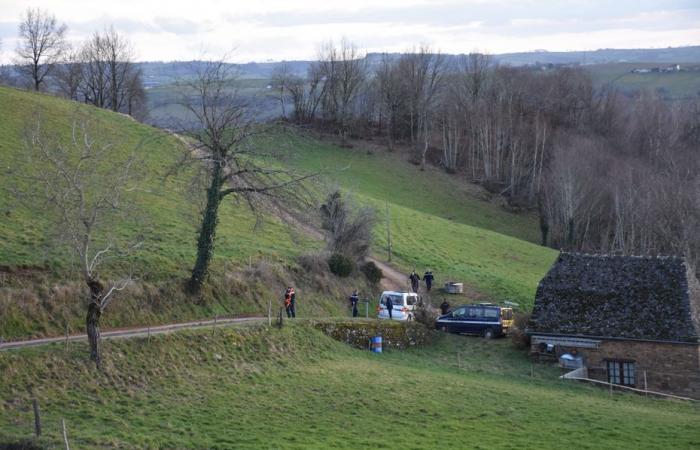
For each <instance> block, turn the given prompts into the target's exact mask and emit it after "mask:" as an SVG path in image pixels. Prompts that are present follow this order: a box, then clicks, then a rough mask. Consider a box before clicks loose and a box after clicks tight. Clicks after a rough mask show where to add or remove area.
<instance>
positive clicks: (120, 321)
mask: <svg viewBox="0 0 700 450" xmlns="http://www.w3.org/2000/svg"><path fill="white" fill-rule="evenodd" d="M76 108H79V109H80V110H82V111H89V114H90V116H91V117H92V118H93V120H95V121H96V122H97V123H98V124H99V125H100V127H101V131H102V137H103V138H105V139H113V140H114V142H115V143H116V146H115V151H128V149H130V148H131V146H133V145H134V144H135V143H136V142H137V141H139V140H141V139H146V140H147V142H148V145H147V147H146V148H145V149H144V151H143V153H144V159H145V163H144V166H145V170H146V172H147V178H146V181H145V183H144V185H143V186H141V189H139V192H138V194H137V202H138V204H139V206H140V210H141V211H142V212H144V216H145V218H144V219H143V220H142V224H141V225H140V226H141V227H142V229H141V230H139V231H141V232H143V233H144V234H145V236H146V240H145V246H144V249H143V251H142V252H140V253H139V255H138V259H137V260H136V265H137V269H140V270H141V271H142V272H143V273H144V274H145V275H144V277H143V281H142V282H141V283H140V285H138V286H137V287H135V288H134V289H133V290H132V292H131V293H130V294H127V295H124V296H123V298H124V300H122V301H121V305H122V306H120V307H119V308H115V309H114V310H113V312H110V313H109V314H107V315H106V316H105V320H106V326H108V327H109V326H123V325H143V324H147V323H157V322H161V321H172V320H180V319H183V320H184V319H190V318H199V317H211V316H213V315H214V314H237V313H259V312H261V311H266V305H267V300H268V299H269V298H271V297H272V298H276V297H277V296H278V295H279V294H278V291H279V286H278V285H282V284H284V283H290V282H291V283H295V284H298V285H301V286H305V285H308V286H309V289H307V290H306V292H305V296H304V301H305V306H306V312H305V314H307V315H309V314H310V315H315V314H316V315H317V314H320V315H324V314H339V313H340V314H344V312H343V311H344V305H343V302H342V299H343V296H344V294H343V292H345V291H346V290H348V289H351V287H352V286H355V287H356V286H360V287H362V281H361V280H359V279H354V280H346V281H342V280H326V281H323V282H320V283H321V285H324V286H325V284H328V283H330V284H331V285H332V286H330V285H329V287H327V288H326V287H323V288H321V289H320V290H319V288H318V286H319V281H318V280H316V281H314V280H312V279H310V277H313V276H314V275H316V274H305V271H303V270H301V269H300V268H299V267H298V264H297V262H296V257H297V256H298V255H300V254H302V253H309V252H315V251H318V250H320V249H322V248H323V243H322V242H321V241H319V240H318V237H317V235H315V236H314V235H308V234H306V233H305V232H304V231H301V230H298V229H295V228H294V227H293V226H288V225H286V224H284V223H282V222H281V221H280V220H279V219H276V218H273V217H269V216H268V217H266V218H265V220H264V223H263V226H262V228H261V229H255V226H254V225H255V219H254V217H253V216H252V214H251V213H250V212H249V211H247V209H246V208H245V207H244V206H243V205H241V204H235V203H234V202H228V203H226V204H225V205H224V207H223V210H222V215H221V221H220V228H219V230H218V233H217V243H216V246H217V248H216V259H215V262H214V267H213V271H212V279H211V283H210V286H209V290H208V291H207V292H206V295H205V296H206V298H207V299H208V300H207V301H206V302H204V304H203V305H193V304H192V302H191V301H188V300H187V298H185V297H184V295H183V294H182V292H181V288H180V284H181V281H182V280H183V279H184V278H185V277H186V276H187V274H188V271H189V269H190V267H191V264H192V261H193V260H194V249H195V248H194V239H195V236H196V233H195V232H196V226H197V218H198V217H197V206H196V202H193V201H192V199H191V194H188V193H187V190H188V186H189V185H190V179H191V175H190V174H188V173H183V174H180V175H178V176H171V177H167V178H165V177H164V175H165V173H166V172H167V171H168V169H169V167H170V166H171V165H172V164H173V163H174V162H175V161H176V159H177V158H178V156H179V155H180V152H181V151H182V149H181V148H180V145H181V144H180V142H179V141H178V140H177V139H175V138H173V137H172V136H167V135H165V134H163V133H161V132H160V131H158V130H156V129H154V128H151V127H148V126H144V125H141V124H138V123H136V122H134V121H133V120H131V119H130V118H128V117H126V116H122V115H118V114H114V113H111V112H109V111H104V110H99V109H94V108H91V107H89V106H84V105H77V104H75V103H73V102H67V101H64V100H60V99H57V98H54V97H50V96H46V95H41V94H35V93H28V92H22V91H17V90H13V89H7V88H0V165H1V166H0V167H12V166H13V164H15V163H16V161H17V158H22V152H21V146H22V136H23V130H24V127H25V126H26V124H27V123H31V121H32V120H34V118H35V117H42V118H43V120H45V121H46V124H47V127H49V128H50V129H51V130H53V131H54V132H56V133H57V134H58V135H59V136H62V138H63V139H67V137H68V133H69V130H70V125H71V121H72V119H71V117H72V116H73V115H74V112H75V110H76ZM257 144H258V145H259V146H260V147H261V148H263V149H264V148H267V147H274V148H275V150H277V151H281V153H282V154H285V155H288V156H287V157H286V158H285V159H284V160H279V161H277V163H278V164H284V165H290V166H292V167H294V168H295V169H296V170H298V171H299V172H317V171H321V172H322V173H323V174H324V175H323V178H324V182H325V185H326V187H321V188H318V189H316V190H317V192H319V202H320V201H321V196H322V194H323V192H325V191H327V190H328V189H330V188H331V187H332V186H341V187H342V188H343V189H344V190H346V191H347V192H349V193H351V194H352V195H353V196H354V197H355V198H356V199H357V200H358V201H359V202H367V203H370V204H372V205H374V206H375V207H376V208H377V211H378V213H379V219H380V220H379V223H378V225H377V228H376V243H375V247H374V251H375V255H376V256H377V257H378V258H379V259H382V260H385V259H386V250H385V249H386V218H387V216H386V211H387V209H388V211H389V216H390V222H391V232H392V241H393V252H394V261H393V262H394V263H395V264H396V265H397V266H398V268H400V269H401V270H404V271H409V270H410V269H411V268H413V267H416V268H417V270H419V271H423V270H425V269H427V268H431V269H433V270H434V271H436V275H437V282H438V283H441V282H443V281H445V280H447V279H454V280H459V281H464V282H465V283H467V284H469V286H470V288H469V292H470V293H472V294H474V295H473V296H471V297H467V298H465V299H461V300H459V301H468V300H470V299H475V298H490V299H495V300H505V299H510V300H515V301H518V302H520V303H521V304H522V305H523V307H524V308H525V309H526V308H528V307H529V305H530V304H531V302H532V297H533V295H534V290H535V287H536V285H537V282H538V281H539V279H540V278H541V277H542V275H543V274H544V273H545V272H546V270H547V268H548V267H549V265H550V264H551V262H552V261H553V259H554V257H555V255H556V252H554V251H552V250H549V249H545V248H542V247H540V246H538V245H536V244H534V241H536V239H537V227H536V223H535V220H534V218H533V217H530V216H526V215H517V214H512V213H508V212H505V211H504V210H503V209H502V208H501V207H500V206H499V205H498V204H496V203H494V202H492V201H489V200H488V198H487V196H486V195H485V194H484V193H483V192H482V191H481V190H480V189H478V188H475V187H470V186H469V185H467V184H465V183H464V182H463V181H462V180H460V179H458V178H456V177H445V176H443V175H442V174H440V173H437V170H435V169H430V170H428V171H426V172H424V173H422V172H419V171H418V170H417V169H416V167H415V166H412V165H410V164H409V163H407V162H406V161H405V158H404V157H403V156H402V155H401V154H390V153H387V152H386V151H383V150H381V149H377V148H374V149H372V150H373V151H372V152H371V154H370V153H368V152H367V151H366V150H367V149H366V148H364V147H361V146H360V147H357V148H355V149H342V148H339V147H337V146H335V145H334V144H332V143H329V142H327V141H325V140H319V139H318V138H314V137H311V136H309V135H307V134H304V133H297V132H294V131H291V130H287V131H283V130H279V131H278V132H276V133H274V134H273V135H271V136H269V137H267V138H265V139H262V140H261V141H259V142H258V143H257ZM32 170H33V169H32ZM37 170H38V168H37ZM22 182H23V181H22V180H21V179H14V178H13V177H12V176H9V175H8V174H5V176H3V178H2V182H1V183H0V184H1V186H0V192H2V194H1V195H0V212H2V214H3V215H4V217H5V218H6V220H3V221H1V222H0V235H1V236H2V238H1V239H0V267H2V270H3V273H4V275H3V280H4V281H3V282H4V283H6V284H8V285H10V286H12V287H13V290H10V291H7V292H6V293H5V294H3V295H4V296H0V306H1V307H2V308H3V309H2V311H3V312H4V314H3V315H2V319H0V335H3V336H9V337H13V336H17V337H19V336H27V335H37V336H38V335H46V334H52V333H62V331H63V329H64V327H65V326H69V327H70V328H71V329H80V328H81V325H80V324H81V322H82V311H81V307H80V304H79V302H76V297H78V298H79V297H80V289H81V287H80V283H79V282H78V281H76V277H75V274H73V273H71V271H70V264H69V259H68V258H69V254H67V253H66V251H65V249H62V248H61V247H60V246H56V245H55V242H54V239H53V236H54V235H53V234H52V232H51V230H50V229H49V228H48V226H47V222H46V220H45V218H44V217H43V214H42V211H41V205H29V206H28V207H27V206H26V205H23V204H20V203H18V202H17V201H15V199H14V197H13V196H12V195H9V193H8V190H9V188H11V187H12V186H14V185H15V184H17V183H22ZM302 214H307V215H309V217H311V218H313V215H314V214H315V213H314V212H313V211H307V212H302ZM311 222H313V220H311ZM126 226H127V225H126V224H118V226H117V227H116V230H117V233H116V234H117V235H124V234H127V233H126V232H127V231H130V230H129V229H127V228H126ZM261 265H262V266H261ZM105 270H106V273H107V275H109V274H110V273H115V271H114V267H112V268H110V267H107V268H106V269H105ZM110 270H111V272H110ZM224 270H226V273H224ZM290 270H291V272H290ZM304 277H306V278H304ZM56 283H58V284H59V285H60V284H65V285H68V286H69V287H70V289H68V290H62V291H61V290H59V291H60V292H59V291H57V290H56V289H54V288H53V287H52V286H54V285H56ZM314 283H315V284H314ZM358 283H359V284H358ZM312 286H317V287H316V288H313V289H312ZM22 289H24V290H22ZM312 291H313V292H312ZM365 291H366V292H365V295H372V296H373V295H375V294H376V293H375V292H370V291H369V290H368V289H367V288H365ZM329 297H332V298H329ZM165 298H167V299H168V301H167V302H163V300H164V299H165ZM24 303H29V305H25V304H24Z"/></svg>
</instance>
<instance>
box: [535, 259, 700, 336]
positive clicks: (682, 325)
mask: <svg viewBox="0 0 700 450" xmlns="http://www.w3.org/2000/svg"><path fill="white" fill-rule="evenodd" d="M528 330H529V332H530V333H533V334H536V333H546V334H555V335H571V336H595V337H610V338H627V339H645V340H662V341H681V342H698V341H699V340H700V339H699V336H700V332H699V330H700V289H698V282H697V279H696V278H695V275H694V274H693V272H692V271H691V270H690V269H689V267H688V265H687V264H686V263H685V261H684V259H683V258H677V257H639V256H609V255H583V254H577V253H562V254H560V255H559V258H558V259H557V261H556V262H555V263H554V265H553V266H552V268H551V269H550V270H549V272H548V273H547V275H546V276H545V277H544V278H543V279H542V281H540V284H539V286H538V288H537V294H536V295H535V306H534V309H533V313H532V318H531V320H530V323H529V326H528Z"/></svg>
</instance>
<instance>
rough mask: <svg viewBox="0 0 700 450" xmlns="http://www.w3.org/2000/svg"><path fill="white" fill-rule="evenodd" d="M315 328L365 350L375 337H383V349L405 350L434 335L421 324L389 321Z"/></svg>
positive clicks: (353, 321)
mask: <svg viewBox="0 0 700 450" xmlns="http://www.w3.org/2000/svg"><path fill="white" fill-rule="evenodd" d="M314 326H315V327H316V328H317V329H319V330H321V331H322V332H323V333H325V334H326V335H328V336H330V337H332V338H333V339H335V340H338V341H341V342H345V343H346V344H349V345H352V346H353V347H357V348H364V349H366V348H369V339H370V338H371V337H373V336H382V346H383V348H398V349H404V348H408V347H414V346H416V345H421V344H425V343H427V342H429V340H430V336H431V334H432V331H431V330H428V329H427V328H426V327H425V326H423V325H421V324H419V323H415V322H396V321H394V322H391V321H388V320H373V321H364V320H347V321H341V322H330V321H329V322H317V323H315V324H314Z"/></svg>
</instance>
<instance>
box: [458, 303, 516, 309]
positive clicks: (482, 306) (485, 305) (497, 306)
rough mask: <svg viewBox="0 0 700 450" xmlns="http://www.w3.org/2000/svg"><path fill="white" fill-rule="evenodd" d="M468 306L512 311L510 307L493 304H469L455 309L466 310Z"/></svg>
mask: <svg viewBox="0 0 700 450" xmlns="http://www.w3.org/2000/svg"><path fill="white" fill-rule="evenodd" d="M467 306H478V307H480V308H501V309H512V308H511V307H510V306H501V305H494V304H493V303H469V304H467V305H459V306H455V307H454V309H457V308H466V307H467Z"/></svg>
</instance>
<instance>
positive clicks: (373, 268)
mask: <svg viewBox="0 0 700 450" xmlns="http://www.w3.org/2000/svg"><path fill="white" fill-rule="evenodd" d="M360 270H362V273H364V274H365V277H367V280H368V281H369V282H370V283H372V284H377V283H379V282H380V281H382V277H383V276H384V274H383V273H382V269H380V268H379V267H377V265H376V264H375V263H374V262H373V261H369V262H367V263H365V264H363V265H362V267H361V269H360Z"/></svg>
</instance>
